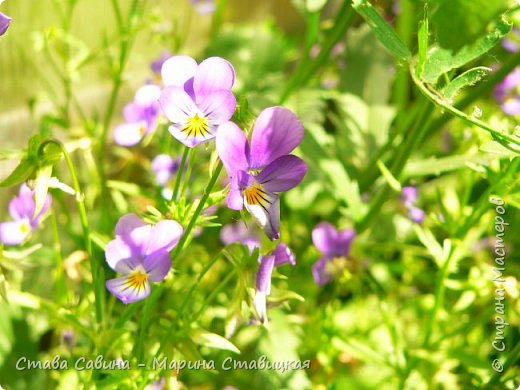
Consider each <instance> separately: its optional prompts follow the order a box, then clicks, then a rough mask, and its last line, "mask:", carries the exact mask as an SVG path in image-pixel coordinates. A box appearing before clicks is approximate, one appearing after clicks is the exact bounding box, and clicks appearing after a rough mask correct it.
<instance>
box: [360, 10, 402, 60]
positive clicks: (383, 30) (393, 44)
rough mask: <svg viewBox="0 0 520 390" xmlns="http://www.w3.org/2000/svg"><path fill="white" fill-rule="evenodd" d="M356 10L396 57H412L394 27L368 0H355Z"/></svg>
mask: <svg viewBox="0 0 520 390" xmlns="http://www.w3.org/2000/svg"><path fill="white" fill-rule="evenodd" d="M352 5H353V7H354V9H355V10H356V11H357V12H358V13H359V14H360V15H361V16H362V17H363V19H365V21H366V22H367V24H368V26H369V27H370V29H371V30H372V31H373V32H374V34H375V35H376V37H377V39H378V40H379V42H381V43H382V44H383V46H384V47H385V48H386V49H388V51H390V53H392V54H393V55H394V56H395V57H397V58H399V59H401V60H407V59H409V58H410V57H411V55H412V54H411V53H410V50H409V49H408V48H407V47H406V45H405V44H404V43H403V41H402V40H401V38H399V35H397V33H396V32H395V31H394V29H393V28H392V26H390V25H389V24H388V22H387V21H386V20H385V19H384V18H383V17H382V16H381V15H380V14H379V12H377V10H376V9H375V8H374V7H373V6H372V4H370V3H369V2H368V1H367V0H353V1H352Z"/></svg>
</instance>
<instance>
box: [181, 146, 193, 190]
mask: <svg viewBox="0 0 520 390" xmlns="http://www.w3.org/2000/svg"><path fill="white" fill-rule="evenodd" d="M195 153H197V148H192V149H191V150H190V154H189V156H188V168H187V169H186V175H184V180H183V181H182V188H181V195H180V196H185V194H186V190H187V188H188V186H189V184H190V181H191V173H192V171H193V165H194V164H193V162H194V161H195Z"/></svg>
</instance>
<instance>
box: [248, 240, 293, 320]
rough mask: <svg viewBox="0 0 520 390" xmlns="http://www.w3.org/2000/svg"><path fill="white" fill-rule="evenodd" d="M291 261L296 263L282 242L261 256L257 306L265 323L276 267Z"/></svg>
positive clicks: (256, 298) (259, 314)
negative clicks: (268, 298)
mask: <svg viewBox="0 0 520 390" xmlns="http://www.w3.org/2000/svg"><path fill="white" fill-rule="evenodd" d="M286 263H289V264H291V265H295V264H296V258H295V257H294V254H293V253H292V251H291V249H290V248H289V247H288V246H287V245H286V244H284V243H283V242H280V243H279V244H278V245H277V246H276V248H275V249H274V250H273V251H272V252H271V253H270V254H269V255H267V256H261V257H260V266H259V267H258V272H257V274H256V290H255V302H254V303H255V308H256V311H257V313H258V316H259V317H260V320H261V321H262V322H263V323H267V302H266V300H267V296H268V295H269V294H270V293H271V276H272V274H273V269H274V267H279V266H280V265H283V264H286Z"/></svg>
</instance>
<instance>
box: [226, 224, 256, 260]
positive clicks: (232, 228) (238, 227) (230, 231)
mask: <svg viewBox="0 0 520 390" xmlns="http://www.w3.org/2000/svg"><path fill="white" fill-rule="evenodd" d="M220 241H222V243H223V244H224V245H230V244H233V243H235V242H240V243H242V244H244V245H246V246H247V247H248V249H249V253H252V252H253V250H254V249H255V248H260V237H259V236H258V234H257V232H254V231H252V230H251V229H248V227H247V226H246V224H245V223H244V222H243V221H238V222H237V223H234V224H229V225H225V226H223V227H222V229H221V230H220Z"/></svg>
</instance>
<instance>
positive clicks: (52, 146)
mask: <svg viewBox="0 0 520 390" xmlns="http://www.w3.org/2000/svg"><path fill="white" fill-rule="evenodd" d="M61 157H62V151H61V148H60V147H59V145H57V144H56V143H54V142H49V143H47V144H46V145H45V146H44V148H43V150H42V151H41V152H40V155H39V156H38V164H39V165H40V166H46V165H54V164H56V163H57V162H58V161H60V160H61Z"/></svg>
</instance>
